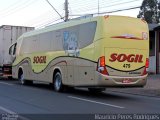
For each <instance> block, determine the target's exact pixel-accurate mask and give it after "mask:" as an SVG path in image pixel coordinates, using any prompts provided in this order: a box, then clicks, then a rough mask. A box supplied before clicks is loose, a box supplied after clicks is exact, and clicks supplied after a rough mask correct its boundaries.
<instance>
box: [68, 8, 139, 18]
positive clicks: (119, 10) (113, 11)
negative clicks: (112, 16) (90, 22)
mask: <svg viewBox="0 0 160 120" xmlns="http://www.w3.org/2000/svg"><path fill="white" fill-rule="evenodd" d="M140 7H141V6H137V7H130V8H125V9H118V10H112V11H106V12H100V13H99V14H107V13H115V12H121V11H127V10H133V9H137V8H140ZM90 14H94V15H96V14H97V13H90ZM83 15H86V14H73V15H70V16H83Z"/></svg>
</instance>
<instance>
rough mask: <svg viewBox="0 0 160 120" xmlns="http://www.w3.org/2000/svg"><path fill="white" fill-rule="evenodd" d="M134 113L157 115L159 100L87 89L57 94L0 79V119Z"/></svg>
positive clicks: (41, 85) (37, 86)
mask: <svg viewBox="0 0 160 120" xmlns="http://www.w3.org/2000/svg"><path fill="white" fill-rule="evenodd" d="M137 113H138V114H139V113H140V114H146V113H147V114H156V113H160V98H156V97H147V96H138V95H131V94H124V93H116V92H111V91H107V90H106V91H105V92H104V93H101V94H91V93H90V92H88V91H87V89H75V90H74V91H70V92H66V93H57V92H55V91H54V90H53V89H52V87H51V86H49V85H45V84H38V83H37V84H34V85H30V86H23V85H21V84H20V83H19V82H18V81H15V80H14V81H13V80H0V114H1V118H0V119H2V118H5V117H9V118H16V120H17V119H24V120H25V119H26V120H29V119H36V120H41V119H51V118H53V117H54V119H55V120H56V119H60V118H61V119H62V118H63V119H64V120H67V118H68V119H71V118H72V119H77V118H79V119H91V118H92V119H95V115H96V114H137ZM11 115H15V116H11ZM16 115H17V116H16ZM60 116H61V117H60ZM59 117H60V118H59ZM69 117H70V118H69ZM3 120H5V119H3Z"/></svg>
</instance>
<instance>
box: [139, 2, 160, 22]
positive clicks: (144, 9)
mask: <svg viewBox="0 0 160 120" xmlns="http://www.w3.org/2000/svg"><path fill="white" fill-rule="evenodd" d="M137 17H138V18H143V19H144V20H146V21H147V22H148V23H159V22H160V18H159V17H160V0H143V2H142V5H141V7H140V11H139V14H138V16H137Z"/></svg>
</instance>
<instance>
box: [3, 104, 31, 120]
mask: <svg viewBox="0 0 160 120" xmlns="http://www.w3.org/2000/svg"><path fill="white" fill-rule="evenodd" d="M0 110H2V111H4V112H7V114H11V115H13V116H12V117H13V118H14V117H15V120H17V119H18V118H20V120H21V119H22V120H30V119H28V118H26V117H23V116H21V115H18V114H17V113H15V112H13V111H11V110H9V109H7V108H4V107H2V106H0ZM7 114H5V113H4V115H5V116H3V114H2V117H6V118H7ZM14 115H15V116H14ZM16 115H17V116H16ZM17 117H18V118H17ZM2 119H3V118H2ZM4 119H5V118H4ZM8 119H9V118H8ZM11 119H12V118H11Z"/></svg>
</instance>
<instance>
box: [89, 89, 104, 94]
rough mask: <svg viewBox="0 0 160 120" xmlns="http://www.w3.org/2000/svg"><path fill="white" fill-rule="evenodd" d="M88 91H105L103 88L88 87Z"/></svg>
mask: <svg viewBox="0 0 160 120" xmlns="http://www.w3.org/2000/svg"><path fill="white" fill-rule="evenodd" d="M88 90H89V92H91V93H101V92H103V91H105V88H88Z"/></svg>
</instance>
